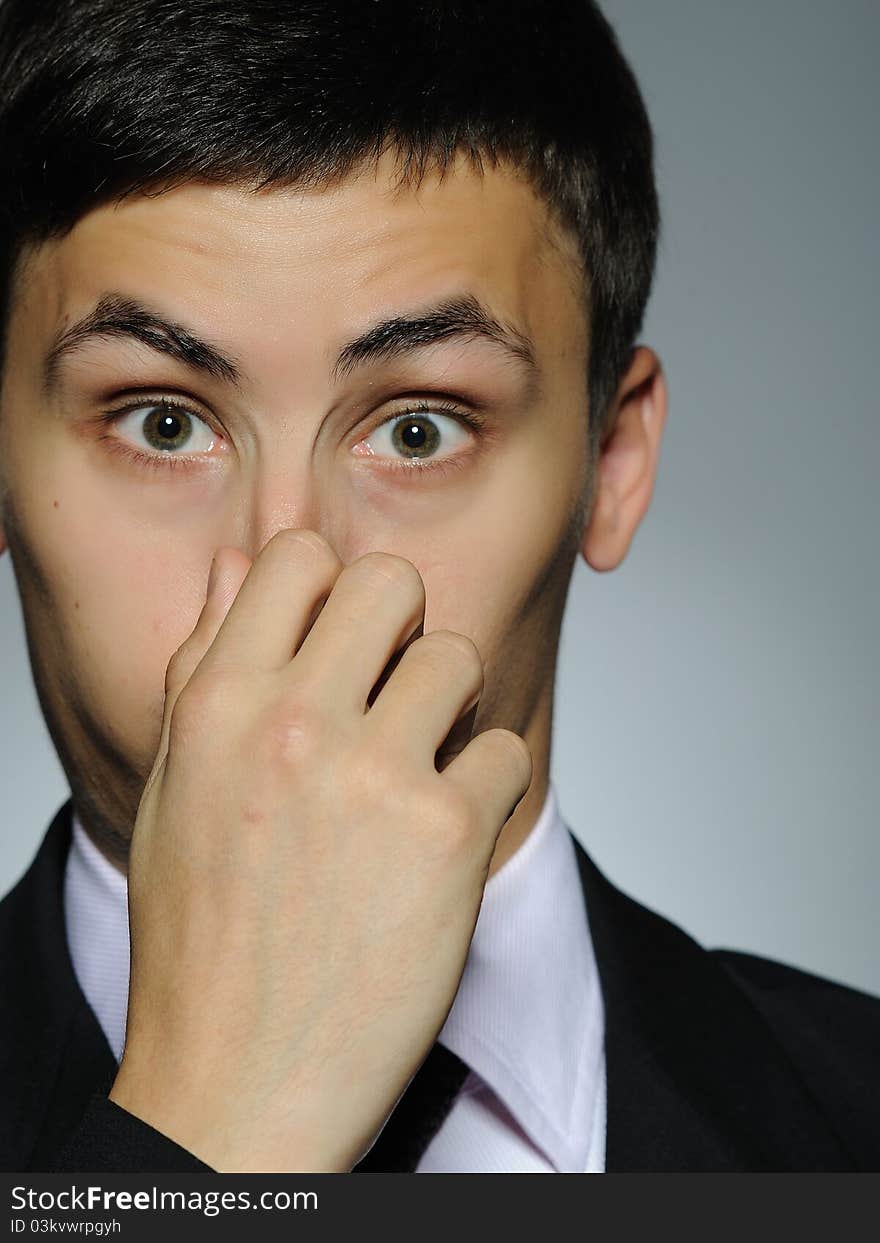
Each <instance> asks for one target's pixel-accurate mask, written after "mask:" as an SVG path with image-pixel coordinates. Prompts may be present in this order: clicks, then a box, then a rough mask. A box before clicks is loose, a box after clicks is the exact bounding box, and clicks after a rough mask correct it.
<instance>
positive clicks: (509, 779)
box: [442, 729, 532, 837]
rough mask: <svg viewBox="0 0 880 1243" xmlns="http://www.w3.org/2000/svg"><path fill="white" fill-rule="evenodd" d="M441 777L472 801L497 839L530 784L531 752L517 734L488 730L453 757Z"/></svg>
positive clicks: (503, 730)
mask: <svg viewBox="0 0 880 1243" xmlns="http://www.w3.org/2000/svg"><path fill="white" fill-rule="evenodd" d="M442 777H443V780H444V781H451V782H453V783H454V784H455V785H458V786H460V787H461V788H462V789H463V790H464V791H465V793H466V794H468V795H469V796H470V797H471V798H472V799H475V801H476V804H477V806H479V807H481V808H482V809H483V810H485V813H486V816H487V819H488V823H489V825H490V826H491V828H492V829H493V831H494V832H495V835H496V837H497V835H498V834H499V833H500V832H501V830H502V829H503V827H504V825H505V824H506V823H507V821H508V820H509V819H510V817H511V816H512V815H513V813H514V812H515V811H516V806H517V804H518V803H519V801H520V799H521V798H522V797H523V796H524V795H525V793H526V791H527V790H528V788H529V786H530V785H531V781H532V756H531V752H530V751H529V748H528V744H527V743H526V742H525V740H524V739H523V738H520V736H519V734H514V733H512V732H511V730H509V729H487V730H484V731H483V733H481V734H477V736H476V738H472V739H471V741H470V742H469V743H468V744H467V746H466V747H465V749H464V750H463V751H462V752H461V754H460V755H457V756H455V758H454V759H453V760H452V761H451V762H450V763H449V764H448V765H447V766H446V768H445V769H444V770H443V773H442Z"/></svg>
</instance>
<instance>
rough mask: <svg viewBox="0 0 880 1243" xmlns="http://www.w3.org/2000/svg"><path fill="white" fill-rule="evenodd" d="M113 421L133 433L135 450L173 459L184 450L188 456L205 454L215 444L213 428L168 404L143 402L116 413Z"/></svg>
mask: <svg viewBox="0 0 880 1243" xmlns="http://www.w3.org/2000/svg"><path fill="white" fill-rule="evenodd" d="M113 422H114V424H115V426H116V427H118V428H124V429H125V430H126V431H128V432H130V433H132V435H133V441H134V445H135V447H136V448H137V449H140V450H143V449H144V448H146V449H148V450H152V451H154V452H156V453H160V454H166V455H168V456H173V457H177V456H180V455H179V454H178V453H177V452H176V451H177V450H183V449H186V451H187V453H208V452H210V450H211V449H212V448H213V447H214V443H215V441H216V435H215V433H214V431H213V429H212V428H211V427H209V426H208V424H207V423H206V422H205V421H204V419H200V418H199V416H198V415H196V414H194V413H193V412H192V411H191V410H185V409H184V408H183V407H182V406H179V405H177V404H176V403H174V402H169V401H155V402H152V401H142V402H140V403H139V404H138V405H136V406H130V407H128V408H127V409H126V410H120V411H117V412H116V414H115V415H114V418H113Z"/></svg>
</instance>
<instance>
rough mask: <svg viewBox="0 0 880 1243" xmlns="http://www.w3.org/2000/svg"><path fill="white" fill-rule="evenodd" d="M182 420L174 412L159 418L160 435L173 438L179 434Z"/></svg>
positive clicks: (169, 438)
mask: <svg viewBox="0 0 880 1243" xmlns="http://www.w3.org/2000/svg"><path fill="white" fill-rule="evenodd" d="M179 426H180V420H179V419H178V418H177V416H176V415H174V414H165V415H163V416H162V418H161V419H160V420H159V435H160V436H165V437H166V438H167V439H168V440H172V439H173V438H174V437H175V436H177V435H178V434H179Z"/></svg>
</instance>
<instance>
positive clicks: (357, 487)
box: [0, 0, 880, 1172]
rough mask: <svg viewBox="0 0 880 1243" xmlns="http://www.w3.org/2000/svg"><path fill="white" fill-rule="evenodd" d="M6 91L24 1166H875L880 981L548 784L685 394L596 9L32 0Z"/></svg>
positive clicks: (6, 379) (4, 441) (23, 7)
mask: <svg viewBox="0 0 880 1243" xmlns="http://www.w3.org/2000/svg"><path fill="white" fill-rule="evenodd" d="M0 98H2V104H0V130H2V143H0V149H2V151H3V153H4V154H3V159H4V160H5V161H6V170H5V172H6V175H5V177H4V184H5V185H6V186H7V187H8V189H7V191H6V193H5V196H4V201H3V238H4V252H3V253H4V266H3V271H4V274H5V275H4V281H5V284H4V286H3V288H4V290H5V299H4V309H5V317H4V320H3V326H4V334H5V335H4V345H3V372H2V391H0V486H2V542H3V546H4V547H8V549H9V552H10V555H11V557H12V561H13V567H14V570H15V574H16V581H17V584H18V587H19V591H20V595H21V601H22V608H23V612H24V618H25V625H26V633H27V639H28V646H29V652H30V657H31V664H32V669H33V672H34V678H35V683H36V686H37V690H38V693H39V697H40V702H41V705H42V708H43V711H44V715H45V717H46V721H47V725H48V727H49V730H50V732H51V735H52V738H53V741H54V743H55V746H56V748H57V750H58V754H59V757H60V758H61V761H62V763H63V765H64V768H65V772H66V774H67V776H68V779H69V782H70V787H71V794H72V797H71V800H70V801H69V802H68V803H66V804H65V805H64V807H62V808H61V809H60V810H59V813H58V815H57V816H56V817H55V819H54V821H53V823H52V825H51V826H50V828H49V830H48V833H47V834H46V837H45V839H44V842H43V845H42V847H41V849H40V851H39V853H38V855H37V857H36V859H35V861H34V863H33V864H32V866H31V868H30V869H29V871H28V873H27V875H26V876H25V877H24V879H23V880H22V882H20V884H19V885H18V886H17V887H16V889H15V890H14V891H13V892H12V894H10V895H9V896H8V897H7V898H6V899H5V901H4V903H3V905H2V907H0V944H2V946H3V972H4V979H3V989H4V996H5V997H6V998H7V999H8V1000H7V1010H8V1013H9V1014H10V1015H11V1018H10V1020H9V1022H8V1023H7V1025H6V1030H5V1031H4V1034H3V1036H2V1038H0V1039H2V1066H3V1081H4V1094H3V1098H4V1101H5V1102H6V1104H5V1105H4V1111H5V1112H4V1116H3V1127H4V1133H3V1137H2V1144H3V1149H2V1152H3V1158H2V1159H3V1164H4V1168H8V1169H22V1168H27V1169H53V1170H86V1169H88V1170H96V1169H115V1170H151V1171H161V1170H181V1171H187V1170H193V1171H194V1170H205V1169H216V1170H222V1171H249V1170H258V1171H281V1170H291V1171H296V1170H306V1171H320V1170H338V1171H349V1170H352V1169H359V1170H370V1169H379V1170H387V1169H411V1170H418V1171H431V1170H439V1171H442V1170H465V1171H484V1172H486V1171H493V1170H506V1171H558V1172H585V1171H601V1170H624V1169H646V1170H648V1169H656V1170H663V1169H666V1170H716V1169H730V1170H733V1169H739V1170H743V1169H788V1170H801V1169H811V1170H823V1169H828V1170H838V1169H869V1168H876V1166H877V1162H878V1156H880V1123H878V1097H877V1088H876V1079H877V1075H876V1063H877V1058H876V1052H877V1048H878V1045H880V1003H878V1001H877V1000H876V999H874V998H871V997H868V996H866V995H865V994H862V993H859V992H857V991H856V990H852V989H846V988H842V987H840V986H838V985H836V984H833V983H832V982H830V981H826V980H821V979H818V978H817V977H814V976H811V975H808V974H807V973H804V972H800V971H796V970H794V969H792V968H788V967H785V966H782V965H780V964H776V963H773V962H770V961H768V960H764V959H761V958H758V957H755V956H750V955H744V954H737V953H734V952H731V951H711V952H710V951H706V950H704V949H702V948H701V947H699V946H698V945H696V944H695V943H694V942H693V941H692V940H691V939H690V938H689V937H687V936H686V935H685V934H684V933H683V932H682V931H681V930H679V929H677V928H676V927H675V926H674V925H673V924H671V923H669V922H668V921H666V920H663V919H660V918H659V917H658V916H656V915H654V914H652V913H651V912H649V911H647V910H646V909H644V908H642V907H640V906H639V905H638V904H636V903H634V902H632V901H631V900H630V899H628V898H626V897H625V896H624V895H623V894H622V893H620V892H619V891H618V890H616V889H615V888H614V887H613V886H612V885H611V884H610V883H609V882H608V881H607V880H606V878H605V877H603V876H602V874H601V873H600V872H599V871H598V869H597V868H596V867H595V865H594V864H593V863H592V861H591V860H590V859H589V857H588V856H587V854H586V853H585V852H584V851H583V849H582V848H581V847H580V846H579V845H578V844H577V843H576V842H575V840H574V838H573V837H572V835H571V834H570V833H569V832H568V831H567V827H566V825H565V824H564V822H563V821H562V819H561V816H560V811H559V808H558V806H557V803H556V799H555V795H554V791H553V788H552V786H551V785H550V783H549V778H548V773H549V759H550V734H551V721H552V701H553V678H554V670H555V661H556V650H557V644H558V637H559V629H560V625H561V620H562V615H563V610H564V606H565V599H566V594H567V590H568V583H569V579H570V575H571V571H572V568H573V565H574V561H575V558H576V557H577V556H579V555H580V556H583V557H584V559H585V560H586V561H587V563H588V564H589V565H590V566H591V567H592V568H593V569H595V570H597V571H607V570H611V569H614V568H615V567H616V566H618V565H619V564H620V563H621V561H622V560H623V559H624V557H625V556H626V553H627V550H628V548H629V545H630V543H631V541H632V539H633V537H634V534H635V532H636V530H637V528H638V525H639V523H640V522H641V519H642V518H643V516H644V514H645V512H646V510H647V508H648V505H649V503H650V499H651V493H652V488H653V483H654V479H655V477H656V470H657V463H658V459H659V450H660V443H661V437H662V432H663V428H664V424H665V419H666V409H667V396H666V387H665V383H664V379H663V374H662V370H661V366H660V362H659V359H658V358H657V356H656V355H655V354H654V353H653V351H651V350H650V349H648V348H647V347H644V346H636V345H635V339H636V336H637V334H638V331H639V328H640V326H641V323H642V318H643V313H644V307H645V303H646V300H647V297H648V293H649V290H650V284H651V278H652V273H653V266H654V256H655V250H656V243H657V233H658V210H657V203H656V194H655V189H654V182H653V173H652V143H651V131H650V126H649V123H648V120H647V117H646V115H645V112H644V108H643V105H642V101H641V99H640V97H639V93H638V89H637V87H636V84H635V82H634V81H633V78H632V75H631V73H630V71H629V69H628V67H627V66H626V64H625V62H624V60H623V59H622V57H621V54H620V52H619V50H618V48H617V46H616V43H615V41H614V38H613V35H612V33H611V31H610V29H609V28H608V26H607V24H606V23H605V22H604V20H603V19H602V17H601V16H600V14H599V13H598V11H597V10H596V9H595V8H594V7H593V6H592V5H589V4H585V3H577V4H575V3H568V4H550V5H548V4H542V5H541V6H537V5H532V4H518V5H513V6H511V5H503V6H502V5H495V4H481V5H479V6H473V7H471V8H466V7H464V6H461V7H460V6H458V5H455V4H451V3H449V4H443V3H435V4H424V5H399V4H395V3H388V2H384V3H371V4H364V5H352V4H339V3H324V4H318V5H310V6H305V7H301V6H298V5H294V4H290V5H278V3H277V0H273V3H271V4H269V3H263V2H260V0H251V2H250V3H244V2H242V0H225V2H213V3H206V2H203V3H190V4H187V5H186V6H181V8H180V10H174V9H173V8H172V7H170V6H168V5H167V4H164V3H159V2H158V0H137V2H136V3H131V0H127V2H126V3H125V4H124V5H123V4H122V3H120V0H94V2H93V3H90V4H89V5H87V6H86V5H84V4H82V3H75V2H71V0H68V2H66V3H59V2H58V0H54V2H53V3H51V4H39V5H34V4H33V3H25V2H24V0H12V2H10V0H6V3H5V4H4V5H3V7H2V8H0ZM209 567H210V574H209ZM206 580H207V581H206ZM129 910H130V914H129ZM129 940H130V947H131V964H130V971H129V958H128V949H129ZM10 999H11V1004H10V1003H9V1002H10Z"/></svg>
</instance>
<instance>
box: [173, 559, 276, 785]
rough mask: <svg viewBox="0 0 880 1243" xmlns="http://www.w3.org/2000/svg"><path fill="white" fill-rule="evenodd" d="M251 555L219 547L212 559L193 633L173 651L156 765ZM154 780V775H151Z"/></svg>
mask: <svg viewBox="0 0 880 1243" xmlns="http://www.w3.org/2000/svg"><path fill="white" fill-rule="evenodd" d="M252 564H253V563H252V561H251V559H250V557H248V556H247V555H246V554H245V553H243V552H241V550H240V549H238V548H219V549H218V550H217V552H216V553H215V554H214V560H213V561H212V562H211V570H210V573H209V575H208V585H207V589H206V594H205V603H204V604H203V605H202V611H201V613H200V614H199V617H198V621H197V622H196V624H195V626H194V627H193V631H192V633H191V634H190V635H189V636H188V638H186V639H184V641H183V643H181V645H180V647H179V648H178V649H177V651H176V652H175V653H174V654H173V656H172V657H171V659H170V661H169V662H168V667H167V669H166V671H165V707H164V710H163V715H162V736H161V738H160V741H159V749H158V751H157V753H156V760H155V764H154V767H153V771H154V773H155V772H156V771H157V770H158V769H159V767H160V766H161V764H162V763H163V761H164V759H165V757H166V755H167V754H168V731H169V728H170V725H171V714H172V712H173V711H174V705H175V703H176V702H177V699H178V697H179V695H180V693H181V691H182V690H183V688H184V687H185V686H186V684H187V682H189V680H190V678H191V677H192V675H193V674H194V673H195V671H196V668H197V667H198V665H199V663H200V662H201V659H202V657H203V656H204V655H205V653H206V652H207V650H208V648H209V647H210V646H211V644H212V643H213V642H214V639H215V637H216V635H217V631H218V630H219V629H220V626H221V625H222V624H223V619H224V617H225V616H226V614H227V613H228V612H229V609H230V608H231V607H232V602H233V600H234V599H235V597H236V596H237V595H238V591H239V588H240V587H241V585H242V583H243V582H244V580H245V578H246V577H247V573H248V570H249V569H250V567H251V565H252ZM151 781H152V777H151Z"/></svg>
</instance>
